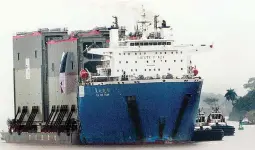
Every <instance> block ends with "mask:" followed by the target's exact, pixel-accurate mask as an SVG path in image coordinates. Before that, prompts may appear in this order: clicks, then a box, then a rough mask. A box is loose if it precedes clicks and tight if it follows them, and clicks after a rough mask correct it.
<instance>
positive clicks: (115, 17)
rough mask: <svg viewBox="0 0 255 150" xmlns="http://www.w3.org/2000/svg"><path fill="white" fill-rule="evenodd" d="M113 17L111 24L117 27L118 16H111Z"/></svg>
mask: <svg viewBox="0 0 255 150" xmlns="http://www.w3.org/2000/svg"><path fill="white" fill-rule="evenodd" d="M112 17H113V18H114V22H113V24H114V25H115V27H116V28H119V23H118V17H117V16H112Z"/></svg>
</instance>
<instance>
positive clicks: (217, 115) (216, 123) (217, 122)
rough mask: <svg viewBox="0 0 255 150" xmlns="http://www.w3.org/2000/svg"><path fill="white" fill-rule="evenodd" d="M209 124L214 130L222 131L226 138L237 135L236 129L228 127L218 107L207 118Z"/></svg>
mask: <svg viewBox="0 0 255 150" xmlns="http://www.w3.org/2000/svg"><path fill="white" fill-rule="evenodd" d="M207 124H208V125H209V126H211V127H212V129H222V130H223V131H224V135H225V136H230V135H234V133H235V127H234V126H230V125H227V122H226V119H225V117H224V116H223V115H222V113H221V112H220V111H219V108H218V107H216V108H214V109H213V111H212V113H211V114H210V115H209V116H208V117H207Z"/></svg>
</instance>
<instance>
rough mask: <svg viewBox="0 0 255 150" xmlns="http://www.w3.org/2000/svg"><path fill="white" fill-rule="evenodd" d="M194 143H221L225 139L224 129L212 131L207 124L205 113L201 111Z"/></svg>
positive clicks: (193, 137) (197, 120) (195, 130)
mask: <svg viewBox="0 0 255 150" xmlns="http://www.w3.org/2000/svg"><path fill="white" fill-rule="evenodd" d="M195 125H196V126H195V129H194V133H193V136H192V139H191V140H192V141H220V140H222V138H223V137H224V132H223V130H222V129H212V127H211V126H208V125H207V123H206V117H205V113H204V112H203V111H202V110H201V109H199V110H198V115H197V119H196V124H195Z"/></svg>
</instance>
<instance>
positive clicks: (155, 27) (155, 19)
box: [154, 15, 159, 38]
mask: <svg viewBox="0 0 255 150" xmlns="http://www.w3.org/2000/svg"><path fill="white" fill-rule="evenodd" d="M158 17H159V15H155V16H154V38H156V37H157V29H158Z"/></svg>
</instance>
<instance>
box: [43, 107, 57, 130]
mask: <svg viewBox="0 0 255 150" xmlns="http://www.w3.org/2000/svg"><path fill="white" fill-rule="evenodd" d="M55 112H56V106H55V105H53V106H52V107H51V112H50V115H49V117H48V119H47V121H46V123H45V126H44V128H43V130H42V131H43V132H47V130H48V128H49V124H50V121H51V119H52V116H53V115H54V114H55Z"/></svg>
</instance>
